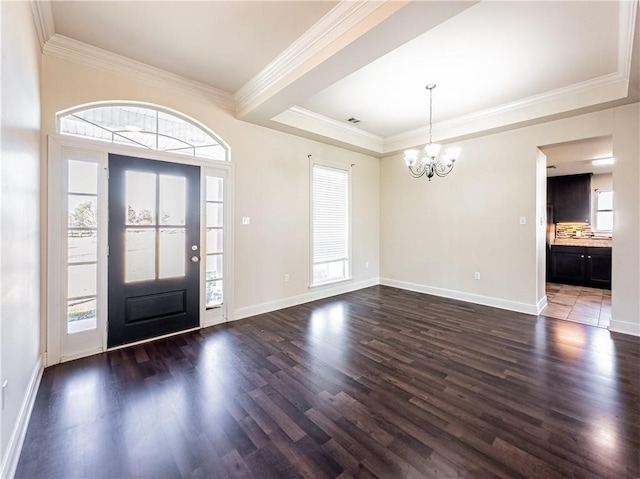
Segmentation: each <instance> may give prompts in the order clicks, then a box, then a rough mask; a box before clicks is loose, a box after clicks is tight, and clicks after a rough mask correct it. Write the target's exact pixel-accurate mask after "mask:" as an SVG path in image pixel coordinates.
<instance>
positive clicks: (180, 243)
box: [107, 154, 200, 347]
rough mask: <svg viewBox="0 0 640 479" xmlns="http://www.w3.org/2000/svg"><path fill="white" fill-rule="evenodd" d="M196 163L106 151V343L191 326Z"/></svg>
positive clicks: (194, 314)
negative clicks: (107, 276) (107, 247)
mask: <svg viewBox="0 0 640 479" xmlns="http://www.w3.org/2000/svg"><path fill="white" fill-rule="evenodd" d="M199 290H200V168H199V167H197V166H190V165H181V164H176V163H167V162H164V161H155V160H146V159H141V158H133V157H129V156H121V155H113V154H110V155H109V329H108V341H107V344H108V346H109V347H113V346H119V345H122V344H127V343H131V342H134V341H139V340H141V339H147V338H152V337H156V336H160V335H163V334H168V333H173V332H176V331H181V330H184V329H189V328H193V327H197V326H198V324H199Z"/></svg>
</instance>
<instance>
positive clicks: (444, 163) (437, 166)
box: [404, 83, 460, 181]
mask: <svg viewBox="0 0 640 479" xmlns="http://www.w3.org/2000/svg"><path fill="white" fill-rule="evenodd" d="M435 87H436V84H435V83H429V84H428V85H427V90H429V143H427V145H426V146H425V147H424V151H425V153H426V156H424V157H422V158H421V159H420V158H419V157H420V150H405V152H404V162H405V163H406V165H407V167H408V168H409V172H410V173H411V175H412V176H413V177H414V178H420V177H421V176H423V175H426V177H427V178H429V181H431V178H432V177H433V175H438V176H447V175H448V174H449V173H451V170H453V165H454V163H455V162H456V160H457V159H458V155H459V154H460V148H449V149H448V150H447V151H445V152H444V154H443V155H442V156H441V157H440V158H438V153H440V148H441V146H440V145H438V144H437V143H434V142H433V140H432V130H433V124H432V122H433V89H434V88H435ZM419 159H420V161H418V160H419Z"/></svg>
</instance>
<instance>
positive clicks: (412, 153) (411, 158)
mask: <svg viewBox="0 0 640 479" xmlns="http://www.w3.org/2000/svg"><path fill="white" fill-rule="evenodd" d="M419 155H420V152H419V151H418V150H406V151H405V152H404V162H405V163H406V165H407V166H408V167H412V166H414V165H415V164H416V161H418V156H419Z"/></svg>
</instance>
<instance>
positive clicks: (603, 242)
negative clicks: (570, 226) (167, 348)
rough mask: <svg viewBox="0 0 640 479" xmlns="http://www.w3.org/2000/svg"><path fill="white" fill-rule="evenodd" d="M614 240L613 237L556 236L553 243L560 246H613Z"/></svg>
mask: <svg viewBox="0 0 640 479" xmlns="http://www.w3.org/2000/svg"><path fill="white" fill-rule="evenodd" d="M612 243H613V240H612V239H611V238H598V239H594V238H556V239H555V240H553V242H552V243H551V244H552V245H560V246H590V247H602V248H611V246H612Z"/></svg>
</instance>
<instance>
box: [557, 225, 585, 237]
mask: <svg viewBox="0 0 640 479" xmlns="http://www.w3.org/2000/svg"><path fill="white" fill-rule="evenodd" d="M592 236H594V233H593V231H591V225H590V224H588V223H556V238H558V239H561V238H575V237H578V238H580V237H583V238H591V237H592Z"/></svg>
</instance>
